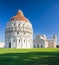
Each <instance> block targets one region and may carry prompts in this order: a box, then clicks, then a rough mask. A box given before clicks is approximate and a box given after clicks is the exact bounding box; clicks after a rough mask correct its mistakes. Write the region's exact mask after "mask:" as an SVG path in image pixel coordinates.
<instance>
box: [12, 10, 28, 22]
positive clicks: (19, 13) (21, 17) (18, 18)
mask: <svg viewBox="0 0 59 65" xmlns="http://www.w3.org/2000/svg"><path fill="white" fill-rule="evenodd" d="M14 20H22V21H24V22H28V19H27V18H26V17H24V15H23V12H22V11H21V10H18V12H17V14H16V16H13V17H12V18H11V21H14Z"/></svg>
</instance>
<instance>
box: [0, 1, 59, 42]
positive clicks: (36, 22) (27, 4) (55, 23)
mask: <svg viewBox="0 0 59 65" xmlns="http://www.w3.org/2000/svg"><path fill="white" fill-rule="evenodd" d="M19 9H21V10H22V11H23V13H24V15H25V16H26V17H27V18H28V19H29V20H30V22H31V23H32V25H33V30H34V35H35V34H37V33H39V34H46V36H47V37H49V38H51V37H52V36H53V34H56V35H57V37H58V42H59V0H0V42H4V40H5V27H6V23H7V22H8V21H9V19H10V18H11V17H12V16H14V15H15V14H16V12H17V11H18V10H19Z"/></svg>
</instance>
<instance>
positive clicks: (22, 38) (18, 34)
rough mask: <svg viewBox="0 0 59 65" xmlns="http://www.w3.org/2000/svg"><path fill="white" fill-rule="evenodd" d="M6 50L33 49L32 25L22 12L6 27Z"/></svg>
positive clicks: (19, 11)
mask: <svg viewBox="0 0 59 65" xmlns="http://www.w3.org/2000/svg"><path fill="white" fill-rule="evenodd" d="M5 48H33V28H32V24H31V22H30V21H29V20H28V19H27V18H26V17H25V16H24V14H23V12H22V11H21V10H18V12H17V13H16V15H15V16H13V17H12V18H11V19H10V20H9V21H8V23H7V25H6V30H5Z"/></svg>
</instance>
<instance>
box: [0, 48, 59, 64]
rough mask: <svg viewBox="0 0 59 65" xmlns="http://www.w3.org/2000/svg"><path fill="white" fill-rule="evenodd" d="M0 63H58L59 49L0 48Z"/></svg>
mask: <svg viewBox="0 0 59 65" xmlns="http://www.w3.org/2000/svg"><path fill="white" fill-rule="evenodd" d="M0 65H59V49H58V48H36V49H0Z"/></svg>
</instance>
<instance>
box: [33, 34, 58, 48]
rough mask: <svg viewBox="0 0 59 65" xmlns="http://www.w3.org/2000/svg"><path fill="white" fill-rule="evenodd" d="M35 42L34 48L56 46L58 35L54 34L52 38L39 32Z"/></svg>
mask: <svg viewBox="0 0 59 65" xmlns="http://www.w3.org/2000/svg"><path fill="white" fill-rule="evenodd" d="M33 42H34V45H33V47H34V48H56V44H57V36H56V35H53V37H52V39H47V37H46V35H39V34H37V35H36V36H35V39H34V41H33Z"/></svg>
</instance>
